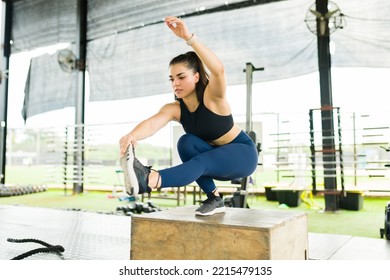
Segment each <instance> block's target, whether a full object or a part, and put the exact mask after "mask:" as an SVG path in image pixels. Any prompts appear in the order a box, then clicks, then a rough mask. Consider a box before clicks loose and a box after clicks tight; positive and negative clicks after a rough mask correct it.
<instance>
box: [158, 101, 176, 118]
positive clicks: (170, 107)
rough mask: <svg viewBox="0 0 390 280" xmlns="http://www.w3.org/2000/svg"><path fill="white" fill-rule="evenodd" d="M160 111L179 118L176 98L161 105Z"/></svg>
mask: <svg viewBox="0 0 390 280" xmlns="http://www.w3.org/2000/svg"><path fill="white" fill-rule="evenodd" d="M160 111H162V112H165V113H167V114H169V115H171V116H172V117H173V118H174V119H176V120H178V119H180V103H179V101H178V100H175V101H173V102H170V103H166V104H165V105H163V106H162V108H161V110H160Z"/></svg>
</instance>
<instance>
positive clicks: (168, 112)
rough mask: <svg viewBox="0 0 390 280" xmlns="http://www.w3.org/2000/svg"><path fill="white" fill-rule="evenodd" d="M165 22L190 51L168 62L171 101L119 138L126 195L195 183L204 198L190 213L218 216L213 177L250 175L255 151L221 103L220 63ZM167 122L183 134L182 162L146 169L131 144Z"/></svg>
mask: <svg viewBox="0 0 390 280" xmlns="http://www.w3.org/2000/svg"><path fill="white" fill-rule="evenodd" d="M165 23H166V25H167V26H168V28H169V29H170V30H172V32H173V33H174V34H175V35H176V36H178V37H180V38H182V39H183V40H184V41H185V42H186V43H187V45H189V46H190V47H191V48H192V50H193V51H189V52H187V53H185V54H181V55H179V56H177V57H175V58H173V59H172V60H171V62H170V63H169V80H170V82H171V85H172V89H173V92H174V94H175V97H176V98H175V99H176V100H175V101H174V102H172V103H168V104H165V105H164V106H162V107H161V109H160V110H159V111H158V112H157V113H156V114H155V115H153V116H152V117H150V118H148V119H146V120H144V121H142V122H141V123H139V124H138V125H137V126H136V127H135V128H134V129H133V130H132V131H130V132H129V133H128V134H126V135H125V136H123V137H122V138H121V139H120V155H121V166H122V169H123V171H124V177H125V186H126V191H127V193H128V194H129V195H135V196H136V195H137V194H142V193H150V192H151V191H153V190H156V189H158V188H166V187H180V186H185V185H188V184H190V183H192V182H194V181H196V182H197V184H198V185H199V186H200V188H201V189H202V190H203V191H204V192H205V193H206V194H207V197H208V198H207V199H206V200H205V201H203V202H202V204H201V205H200V207H199V208H198V209H196V212H195V214H196V215H203V216H207V215H213V214H215V213H223V212H225V206H224V202H223V199H222V197H221V196H220V194H219V193H218V190H217V187H216V186H215V183H214V181H213V179H217V180H226V181H227V180H232V179H237V178H242V177H246V176H249V175H251V174H252V173H253V172H254V171H255V169H256V166H257V160H258V152H257V149H256V146H255V143H253V141H252V139H251V138H250V137H249V136H248V135H247V134H246V133H245V132H244V131H242V130H241V129H240V128H239V127H238V126H237V125H236V124H235V123H234V120H233V117H232V114H231V108H230V105H229V103H228V101H227V99H226V79H225V72H224V66H223V64H222V62H221V61H220V60H219V59H218V57H217V56H216V55H215V54H214V53H213V52H212V51H211V50H210V49H208V48H207V47H206V46H205V45H204V44H203V43H202V42H201V41H200V40H199V39H198V37H197V36H196V35H195V34H194V33H191V32H189V30H188V28H187V26H186V24H185V22H184V21H183V20H182V19H180V18H177V17H172V16H169V17H167V18H165ZM206 69H208V72H206ZM170 121H177V122H179V123H181V125H182V126H183V129H184V131H185V132H186V133H185V134H184V135H183V136H182V137H181V138H180V139H179V141H178V144H177V149H178V152H179V155H180V158H181V160H182V162H183V163H182V164H179V165H177V166H174V167H171V168H167V169H163V170H158V171H157V170H152V169H151V168H150V167H146V166H144V165H142V164H141V163H140V162H139V161H138V160H137V158H136V157H135V152H134V151H135V146H136V143H137V141H139V140H142V139H145V138H147V137H150V136H152V135H153V134H154V133H156V132H157V131H158V130H160V129H161V128H162V127H164V126H165V125H166V124H167V123H168V122H170Z"/></svg>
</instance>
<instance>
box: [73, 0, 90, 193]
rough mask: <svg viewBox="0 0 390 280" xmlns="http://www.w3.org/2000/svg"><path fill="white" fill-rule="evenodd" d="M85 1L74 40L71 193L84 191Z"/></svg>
mask: <svg viewBox="0 0 390 280" xmlns="http://www.w3.org/2000/svg"><path fill="white" fill-rule="evenodd" d="M87 9H88V1H87V0H78V1H77V38H76V57H77V58H78V60H77V70H78V73H77V74H76V85H77V89H76V90H77V92H76V102H75V103H76V104H75V145H76V149H75V154H74V159H75V168H76V170H75V172H74V176H75V183H74V184H73V193H74V194H79V193H82V192H83V191H84V123H85V60H86V53H87Z"/></svg>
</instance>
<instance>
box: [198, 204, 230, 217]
mask: <svg viewBox="0 0 390 280" xmlns="http://www.w3.org/2000/svg"><path fill="white" fill-rule="evenodd" d="M225 211H226V207H225V206H223V207H217V208H215V209H214V210H213V211H210V212H207V213H202V212H199V211H196V212H195V215H198V216H212V215H214V214H219V213H225Z"/></svg>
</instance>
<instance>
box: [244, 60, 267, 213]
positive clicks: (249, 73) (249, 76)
mask: <svg viewBox="0 0 390 280" xmlns="http://www.w3.org/2000/svg"><path fill="white" fill-rule="evenodd" d="M263 70H264V67H261V68H256V67H254V66H253V64H252V63H250V62H247V63H246V67H245V69H244V72H245V73H246V125H245V129H246V133H248V135H249V136H250V137H251V139H252V140H253V142H254V143H255V145H256V144H257V143H256V134H255V133H254V131H253V122H252V83H253V72H254V71H263ZM248 181H249V176H247V177H244V178H242V180H241V201H242V205H241V207H242V208H247V206H248V205H247V202H246V188H247V185H248Z"/></svg>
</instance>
